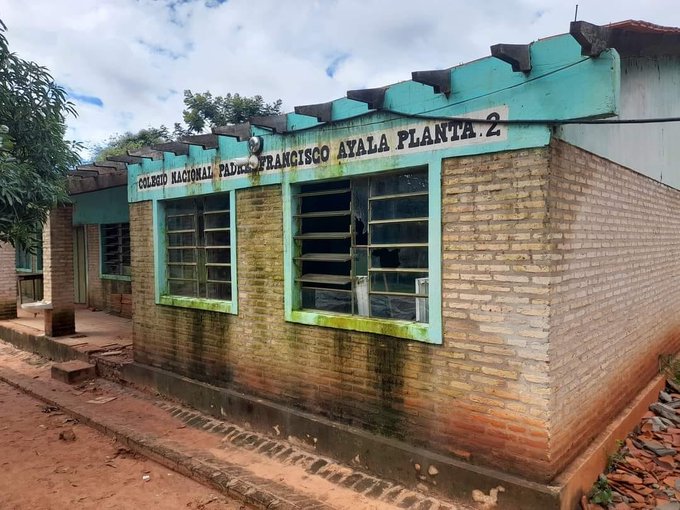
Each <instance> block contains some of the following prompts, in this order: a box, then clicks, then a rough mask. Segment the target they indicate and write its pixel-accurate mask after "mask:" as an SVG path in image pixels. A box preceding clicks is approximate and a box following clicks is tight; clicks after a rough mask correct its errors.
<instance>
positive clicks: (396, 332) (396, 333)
mask: <svg viewBox="0 0 680 510" xmlns="http://www.w3.org/2000/svg"><path fill="white" fill-rule="evenodd" d="M286 320H287V321H289V322H298V323H300V324H308V325H310V326H320V327H325V328H334V329H349V330H351V331H362V332H364V333H376V334H378V335H385V336H392V337H395V338H404V339H407V340H416V341H419V342H427V343H432V344H440V343H441V340H440V341H435V340H432V338H431V337H430V330H431V329H432V327H431V326H430V325H427V324H422V323H420V322H411V321H400V320H388V319H376V318H372V317H361V316H358V315H349V314H330V313H323V312H313V311H310V310H293V311H291V312H290V314H289V315H288V316H287V317H286Z"/></svg>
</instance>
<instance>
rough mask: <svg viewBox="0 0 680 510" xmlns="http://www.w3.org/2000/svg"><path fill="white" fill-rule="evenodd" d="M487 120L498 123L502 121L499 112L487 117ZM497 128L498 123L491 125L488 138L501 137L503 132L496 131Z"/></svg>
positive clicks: (487, 132) (487, 134)
mask: <svg viewBox="0 0 680 510" xmlns="http://www.w3.org/2000/svg"><path fill="white" fill-rule="evenodd" d="M486 120H493V121H498V120H501V116H500V114H499V113H498V112H492V113H490V114H489V115H487V116H486ZM496 126H498V124H497V123H496V122H494V123H493V124H491V125H490V126H489V129H487V130H486V136H501V130H500V129H496Z"/></svg>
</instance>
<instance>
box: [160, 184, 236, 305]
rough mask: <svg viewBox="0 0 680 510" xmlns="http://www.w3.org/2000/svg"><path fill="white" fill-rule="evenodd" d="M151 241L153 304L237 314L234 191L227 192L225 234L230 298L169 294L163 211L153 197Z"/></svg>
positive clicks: (161, 204) (161, 206) (161, 203)
mask: <svg viewBox="0 0 680 510" xmlns="http://www.w3.org/2000/svg"><path fill="white" fill-rule="evenodd" d="M152 216H153V243H154V248H155V249H154V275H155V282H154V287H155V294H156V304H158V305H165V306H175V307H181V308H194V309H198V310H209V311H213V312H221V313H229V314H238V276H237V275H238V268H237V261H238V259H237V251H238V246H237V233H236V228H237V221H236V192H235V191H234V190H231V191H230V192H229V222H230V223H229V227H230V228H229V236H230V249H231V259H230V262H231V300H230V301H223V300H219V299H206V298H194V297H185V296H173V295H170V294H169V293H168V288H167V281H168V280H167V265H166V260H165V257H166V239H165V212H164V208H163V201H161V200H154V201H153V205H152Z"/></svg>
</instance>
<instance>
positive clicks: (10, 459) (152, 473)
mask: <svg viewBox="0 0 680 510" xmlns="http://www.w3.org/2000/svg"><path fill="white" fill-rule="evenodd" d="M71 431H72V432H73V434H74V435H75V440H69V439H70V435H71V434H70V432H71ZM60 434H61V435H62V436H63V438H62V439H60ZM0 508H1V509H2V510H15V509H16V510H24V509H26V510H52V509H54V510H61V509H64V508H78V509H95V508H96V509H110V510H113V509H138V508H148V509H152V508H163V509H168V510H179V509H182V510H187V509H193V510H245V509H246V508H247V507H245V506H243V505H242V504H241V503H240V502H238V501H233V500H227V499H225V498H224V497H223V496H221V495H218V494H216V493H214V492H213V491H211V490H210V489H209V488H206V487H204V486H202V485H200V484H199V483H196V482H194V481H193V480H190V479H188V478H186V477H184V476H182V475H180V474H178V473H175V472H172V471H170V470H168V469H167V468H165V467H163V466H161V465H159V464H156V463H155V462H153V461H150V460H148V459H145V458H143V457H139V456H136V455H135V454H133V453H132V452H130V451H128V450H127V449H126V448H124V447H122V446H120V445H119V444H117V443H116V442H115V441H113V440H112V439H109V438H107V437H105V436H103V435H101V434H99V433H98V432H96V431H94V430H92V429H90V428H89V427H87V426H84V425H81V424H78V423H75V422H74V421H73V420H71V419H70V418H68V416H66V415H65V414H63V413H61V412H60V411H59V410H58V409H54V408H51V407H49V406H46V405H45V404H44V403H42V402H40V401H38V400H35V399H33V398H31V397H29V396H27V395H25V394H24V393H21V392H19V391H18V390H15V389H14V388H12V387H11V386H8V385H6V384H4V383H2V382H0Z"/></svg>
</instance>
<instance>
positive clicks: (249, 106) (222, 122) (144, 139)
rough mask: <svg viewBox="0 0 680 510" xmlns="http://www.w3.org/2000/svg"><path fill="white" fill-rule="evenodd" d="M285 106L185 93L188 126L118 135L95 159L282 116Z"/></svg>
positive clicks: (99, 149)
mask: <svg viewBox="0 0 680 510" xmlns="http://www.w3.org/2000/svg"><path fill="white" fill-rule="evenodd" d="M281 104H282V103H281V100H280V99H277V100H276V101H274V102H273V103H265V101H264V99H263V98H262V96H259V95H257V96H252V97H247V96H242V95H240V94H231V93H229V94H227V95H225V96H213V95H212V94H211V93H210V92H209V91H207V92H203V93H199V94H194V93H193V92H191V91H190V90H185V91H184V106H185V107H186V109H185V110H184V111H183V112H182V114H183V116H184V122H185V123H186V125H182V123H180V122H176V123H175V125H174V127H173V130H172V132H170V130H169V129H168V128H167V127H166V126H163V125H161V126H160V127H158V128H153V127H150V128H146V129H142V130H140V131H138V132H136V133H131V132H127V133H123V134H122V135H114V136H112V137H110V138H109V139H108V140H107V141H106V142H104V143H103V144H100V145H95V146H94V147H93V148H92V154H93V158H94V159H95V160H96V161H103V160H105V159H106V158H108V157H109V156H119V155H122V154H127V152H128V151H132V150H135V149H139V148H140V147H144V146H148V145H156V144H159V143H164V142H169V141H171V140H179V139H180V138H182V137H184V136H187V135H192V134H198V133H202V132H203V131H205V130H206V129H208V128H212V127H215V126H226V125H227V124H239V123H241V122H245V121H247V120H248V119H250V118H251V117H255V116H260V115H261V116H264V115H278V114H280V113H281Z"/></svg>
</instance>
